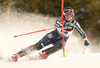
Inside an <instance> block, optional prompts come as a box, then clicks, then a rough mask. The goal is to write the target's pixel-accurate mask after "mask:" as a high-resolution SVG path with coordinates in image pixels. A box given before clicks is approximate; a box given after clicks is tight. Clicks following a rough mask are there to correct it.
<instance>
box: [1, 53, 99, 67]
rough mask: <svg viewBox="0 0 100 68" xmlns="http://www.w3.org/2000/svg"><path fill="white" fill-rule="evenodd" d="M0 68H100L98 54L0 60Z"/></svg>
mask: <svg viewBox="0 0 100 68" xmlns="http://www.w3.org/2000/svg"><path fill="white" fill-rule="evenodd" d="M0 68H100V54H70V55H66V57H63V56H54V55H53V56H50V57H48V58H47V59H42V60H27V59H19V60H18V61H17V62H10V61H7V60H0Z"/></svg>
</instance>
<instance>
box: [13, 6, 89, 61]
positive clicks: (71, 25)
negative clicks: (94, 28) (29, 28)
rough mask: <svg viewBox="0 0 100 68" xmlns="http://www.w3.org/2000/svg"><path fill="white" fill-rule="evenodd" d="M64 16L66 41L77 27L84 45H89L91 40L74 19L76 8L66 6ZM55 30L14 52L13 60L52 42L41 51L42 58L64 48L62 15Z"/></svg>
mask: <svg viewBox="0 0 100 68" xmlns="http://www.w3.org/2000/svg"><path fill="white" fill-rule="evenodd" d="M63 16H64V18H63V19H64V39H65V40H64V43H66V41H67V40H68V38H69V37H70V35H71V34H72V32H73V30H74V29H76V30H77V31H78V33H79V34H80V35H81V36H82V37H83V40H84V45H85V46H88V45H89V41H88V39H87V36H86V33H85V32H84V31H83V30H82V28H81V27H80V25H79V23H78V22H77V21H76V20H75V19H74V16H75V13H74V9H73V8H71V7H66V8H64V10H63ZM55 27H56V28H55V30H53V31H51V32H49V33H47V34H46V35H45V36H44V37H43V38H42V39H40V40H39V41H38V42H37V43H36V44H34V45H30V46H28V47H26V48H25V49H23V50H21V51H19V52H17V53H16V54H13V56H12V59H13V61H15V62H16V61H17V60H18V58H19V57H23V56H25V55H27V54H29V53H31V52H33V51H35V50H41V49H42V48H44V47H45V46H48V45H50V44H52V45H53V47H50V48H47V49H45V50H43V51H42V52H41V53H39V57H41V58H42V59H46V58H47V57H48V56H49V55H50V54H52V53H54V52H56V51H59V50H60V49H62V47H63V44H62V17H59V18H58V19H57V21H56V23H55Z"/></svg>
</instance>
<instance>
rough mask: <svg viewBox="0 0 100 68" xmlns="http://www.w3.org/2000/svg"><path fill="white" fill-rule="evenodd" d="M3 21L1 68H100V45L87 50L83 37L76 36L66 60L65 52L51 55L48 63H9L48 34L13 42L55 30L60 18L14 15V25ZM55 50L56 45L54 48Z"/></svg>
mask: <svg viewBox="0 0 100 68" xmlns="http://www.w3.org/2000/svg"><path fill="white" fill-rule="evenodd" d="M4 18H5V15H2V17H1V19H0V57H1V58H0V59H2V60H0V68H41V67H42V68H100V65H99V64H100V45H97V46H96V45H92V44H91V41H90V45H89V46H88V47H87V48H86V51H85V54H82V53H83V50H84V48H85V46H84V43H83V39H82V37H81V36H80V35H79V36H76V35H74V34H78V32H74V33H73V34H72V35H71V36H70V38H69V39H68V41H67V43H66V47H65V51H66V57H63V52H62V51H63V50H60V51H58V52H56V53H54V54H53V55H50V56H49V57H48V58H47V59H46V60H29V59H27V57H23V58H20V59H19V60H18V62H9V61H7V58H8V57H9V56H11V55H13V54H14V53H16V52H18V51H19V50H21V49H23V48H25V47H27V46H30V45H32V44H35V43H36V42H37V41H39V40H40V39H41V38H42V37H43V36H44V35H45V34H46V33H48V32H50V31H52V30H48V31H44V32H39V33H34V34H30V35H26V36H21V37H17V38H13V36H15V35H19V34H23V33H27V32H32V31H36V30H41V29H46V28H52V27H54V23H55V21H56V19H57V18H55V17H49V16H44V15H41V14H39V15H37V14H31V13H24V12H23V13H17V12H12V13H11V18H10V21H6V20H4ZM50 46H52V45H50Z"/></svg>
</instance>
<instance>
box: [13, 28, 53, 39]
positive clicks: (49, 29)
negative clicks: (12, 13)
mask: <svg viewBox="0 0 100 68" xmlns="http://www.w3.org/2000/svg"><path fill="white" fill-rule="evenodd" d="M51 29H54V28H48V29H42V30H38V31H33V32H29V33H25V34H20V35H15V36H13V37H14V38H16V37H20V36H24V35H29V34H33V33H38V32H42V31H47V30H51Z"/></svg>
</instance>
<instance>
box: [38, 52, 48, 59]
mask: <svg viewBox="0 0 100 68" xmlns="http://www.w3.org/2000/svg"><path fill="white" fill-rule="evenodd" d="M39 57H42V59H46V58H47V57H48V56H47V55H46V54H44V53H42V54H41V53H39Z"/></svg>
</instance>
